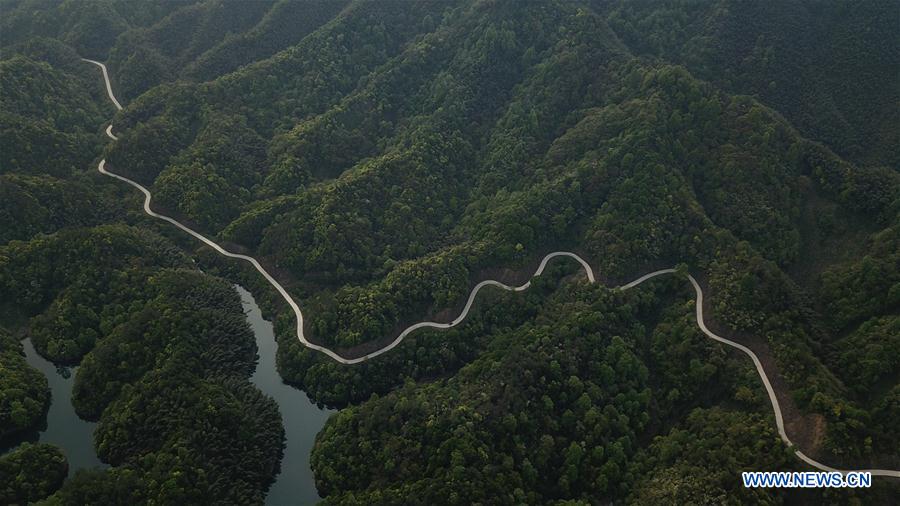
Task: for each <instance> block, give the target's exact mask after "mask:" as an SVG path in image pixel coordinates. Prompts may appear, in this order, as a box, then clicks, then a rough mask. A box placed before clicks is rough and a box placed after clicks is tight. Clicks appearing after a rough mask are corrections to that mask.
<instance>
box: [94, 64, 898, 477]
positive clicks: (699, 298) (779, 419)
mask: <svg viewBox="0 0 900 506" xmlns="http://www.w3.org/2000/svg"><path fill="white" fill-rule="evenodd" d="M82 60H84V61H86V62H89V63H93V64H94V65H97V66H98V67H100V70H101V71H102V72H103V80H104V82H105V83H106V92H107V94H108V95H109V98H110V100H111V101H112V103H113V104H114V105H115V106H116V109H119V110H121V109H122V105H121V104H119V101H118V100H116V97H115V95H114V94H113V91H112V86H111V84H110V82H109V74H108V73H107V71H106V65H104V64H103V63H100V62H98V61H95V60H88V59H86V58H82ZM106 135H107V136H109V138H110V139H112V140H118V137H116V136H115V134H113V133H112V125H111V124H110V125H109V126H108V127H106ZM97 170H98V171H100V173H101V174H104V175H107V176H110V177H113V178H116V179H118V180H120V181H124V182H125V183H128V184H130V185H131V186H134V187H135V188H137V189H138V190H140V191H141V192H142V193H143V194H144V212H145V213H147V214H148V215H150V216H153V217H154V218H159V219H161V220H164V221H166V222H169V223H171V224H172V225H175V226H176V227H178V228H179V229H181V230H183V231H185V232H187V233H188V234H190V235H192V236H193V237H195V238H197V239H198V240H199V241H201V242H202V243H204V244H206V245H207V246H209V247H211V248H213V249H214V250H216V251H218V252H219V253H221V254H222V255H224V256H226V257H230V258H238V259H240V260H244V261H246V262H249V263H250V264H251V265H253V267H254V268H255V269H256V270H257V271H259V273H260V274H262V275H263V277H264V278H266V280H267V281H268V282H269V283H270V284H271V285H272V286H273V287H275V289H276V290H278V293H280V294H281V297H282V298H284V300H285V302H287V304H288V305H289V306H290V307H291V309H293V310H294V315H295V316H296V320H297V339H299V340H300V342H301V343H302V344H303V345H304V346H306V347H307V348H310V349H313V350H316V351H319V352H322V353H324V354H325V355H328V356H329V357H330V358H332V359H334V360H335V361H337V362H340V363H341V364H347V365H350V364H358V363H360V362H365V361H366V360H368V359H370V358H374V357H377V356H378V355H381V354H383V353H387V352H388V351H390V350H392V349H394V348H395V347H397V346H398V345H399V344H400V343H401V342H402V341H403V339H404V338H406V336H408V335H409V334H410V333H412V332H414V331H416V330H418V329H420V328H425V327H429V328H435V329H448V328H451V327H455V326H456V325H459V324H460V323H462V322H463V320H465V318H466V316H468V314H469V310H470V309H472V304H474V302H475V297H476V296H477V295H478V292H479V291H480V290H481V289H482V288H484V287H486V286H495V287H498V288H502V289H503V290H509V291H513V292H521V291H524V290H527V289H528V288H529V287H530V286H531V281H527V282H526V283H525V284H523V285H520V286H510V285H506V284H504V283H501V282H499V281H495V280H492V279H489V280H485V281H482V282H480V283H478V284H477V285H475V287H474V288H472V291H471V292H470V293H469V298H468V299H467V300H466V305H465V306H464V307H463V309H462V311H461V312H460V314H459V316H457V317H456V318H454V319H453V321H451V322H450V323H438V322H430V321H425V322H419V323H416V324H413V325H410V326H409V327H407V328H406V329H405V330H403V332H401V333H400V335H398V336H397V337H396V338H395V339H394V340H393V341H391V342H390V343H388V344H387V345H385V346H384V347H383V348H380V349H378V350H376V351H373V352H372V353H369V354H367V355H364V356H361V357H357V358H345V357H342V356H341V355H339V354H338V353H336V352H334V351H332V350H330V349H328V348H326V347H324V346H320V345H318V344H315V343H311V342H310V341H309V340H307V339H306V336H305V335H304V333H303V312H302V311H301V310H300V306H298V305H297V303H296V302H295V301H294V299H293V298H292V297H291V296H290V294H288V292H287V290H285V289H284V287H283V286H281V283H279V282H278V281H276V280H275V278H273V277H272V275H271V274H269V273H268V271H266V269H265V268H263V266H262V265H260V263H259V262H258V261H257V260H256V259H255V258H253V257H250V256H247V255H241V254H239V253H232V252H230V251H228V250H226V249H225V248H223V247H222V246H219V245H218V244H216V243H215V242H213V241H212V240H210V239H208V238H206V237H205V236H203V235H202V234H200V233H199V232H196V231H194V230H193V229H191V228H190V227H188V226H186V225H183V224H182V223H181V222H179V221H177V220H175V219H173V218H170V217H168V216H164V215H162V214H158V213H156V212H154V211H153V210H152V209H150V201H151V199H152V195H151V194H150V191H149V190H148V189H147V188H145V187H144V186H142V185H141V184H139V183H137V182H135V181H132V180H131V179H128V178H127V177H124V176H120V175H118V174H114V173H112V172H110V171H108V170H106V160H105V159H104V160H100V163H99V165H98V166H97ZM556 257H570V258H573V259H575V260H576V261H577V262H578V263H580V264H581V266H582V267H583V268H584V272H585V274H586V275H587V278H588V282H589V283H595V282H596V277H595V276H594V271H593V269H592V268H591V266H590V264H588V263H587V262H586V261H585V260H584V259H583V258H581V257H580V256H578V255H576V254H575V253H571V252H568V251H554V252H552V253H549V254H548V255H546V256H545V257H544V258H543V260H541V263H540V265H538V268H537V270H535V271H534V274H533V275H532V277H535V276H540V275H541V274H542V273H543V272H544V269H545V268H546V267H547V262H549V261H550V260H551V259H553V258H556ZM675 272H676V271H675V269H661V270H658V271H654V272H651V273H649V274H645V275H643V276H641V277H639V278H637V279H635V280H634V281H632V282H630V283H627V284H625V285H622V286H620V287H618V288H617V289H618V290H622V291H625V290H629V289H631V288H634V287H636V286H638V285H640V284H641V283H643V282H645V281H647V280H649V279H653V278H655V277H657V276H661V275H664V274H673V273H675ZM687 278H688V280H689V281H690V283H691V285H692V286H693V287H694V292H695V294H696V300H695V308H696V318H697V325H698V326H699V327H700V330H701V331H702V332H703V333H704V334H706V336H707V337H709V338H710V339H713V340H715V341H719V342H721V343H724V344H727V345H728V346H731V347H734V348H737V349H739V350H741V351H742V352H744V353H745V354H747V355H748V356H749V357H750V359H751V360H752V361H753V365H754V366H756V372H757V373H758V374H759V377H760V379H761V380H762V382H763V385H764V386H765V387H766V393H768V395H769V401H770V402H771V403H772V410H773V411H774V413H775V424H776V426H777V428H778V435H779V436H780V437H781V440H782V441H784V443H785V444H786V445H788V447H793V446H794V444H793V443H792V442H791V440H790V438H789V437H788V435H787V433H786V432H785V430H784V418H783V416H782V413H781V407H780V406H779V405H778V398H777V397H776V395H775V390H774V389H773V388H772V383H771V382H770V381H769V377H768V376H767V375H766V371H765V369H763V366H762V363H761V362H760V361H759V357H757V356H756V354H755V353H753V351H752V350H750V348H747V347H746V346H744V345H742V344H739V343H736V342H734V341H731V340H729V339H725V338H724V337H721V336H718V335H716V334H714V333H713V332H712V331H711V330H709V328H707V327H706V322H705V320H704V316H703V290H702V289H701V288H700V284H699V283H697V280H696V279H694V277H693V276H691V275H690V274H688V275H687ZM794 454H795V455H796V456H797V458H799V459H800V460H802V461H804V462H806V463H807V464H809V465H811V466H813V467H815V468H817V469H820V470H822V471H838V472H841V473H847V472H850V471H848V470H839V469H835V468H833V467H830V466H827V465H825V464H822V463H821V462H818V461H816V460H814V459H812V458H810V457H808V456H806V455H805V454H804V453H803V452H801V451H800V450H796V449H795V451H794ZM860 471H863V472H870V473H872V475H874V476H891V477H894V478H900V471H896V470H889V469H862V470H860Z"/></svg>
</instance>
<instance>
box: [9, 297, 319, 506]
mask: <svg viewBox="0 0 900 506" xmlns="http://www.w3.org/2000/svg"><path fill="white" fill-rule="evenodd" d="M235 288H236V289H237V291H238V293H239V294H240V296H241V304H242V305H243V307H244V313H245V314H246V315H247V321H248V322H249V323H250V327H251V329H252V330H253V334H254V335H255V336H256V346H257V348H258V349H259V362H258V363H257V365H256V370H255V371H254V373H253V375H252V376H251V377H250V381H251V382H252V383H253V384H254V385H256V387H257V388H259V389H260V390H261V391H262V392H263V393H264V394H266V395H268V396H270V397H272V398H273V399H275V401H276V402H277V403H278V408H279V410H280V411H281V418H282V422H283V423H284V430H285V437H286V444H287V446H286V447H285V450H284V457H283V458H282V460H281V473H280V474H279V475H278V477H277V478H276V481H275V483H274V484H273V485H272V488H271V489H269V494H268V495H267V496H266V504H270V505H275V506H281V505H307V504H315V503H316V502H318V500H319V495H318V493H317V492H316V486H315V480H314V478H313V473H312V470H311V469H310V467H309V453H310V451H311V450H312V445H313V442H314V441H315V438H316V434H317V433H318V432H319V431H320V430H321V429H322V427H323V426H324V425H325V421H326V420H327V419H328V416H329V415H330V414H331V413H332V411H330V410H323V409H319V408H318V407H317V406H316V405H315V404H314V403H313V402H311V401H310V400H309V398H308V397H307V396H306V394H304V393H303V392H302V391H301V390H297V389H296V388H293V387H291V386H288V385H286V384H285V383H284V382H282V380H281V376H279V375H278V372H277V370H276V368H275V352H276V351H277V349H278V345H277V344H276V342H275V333H274V330H273V328H272V322H270V321H267V320H266V319H264V318H263V316H262V311H260V308H259V306H258V305H257V304H256V301H255V300H254V299H253V296H252V295H251V294H250V292H248V291H247V290H245V289H244V288H243V287H241V286H238V285H235ZM22 345H23V346H24V348H25V358H26V360H27V361H28V364H30V365H31V366H32V367H34V368H36V369H38V370H39V371H41V372H42V373H44V376H46V377H47V379H48V381H49V383H50V392H51V400H50V410H49V412H48V413H47V427H46V429H44V430H41V431H39V432H38V433H37V434H32V435H31V436H30V437H28V436H26V438H25V439H28V440H31V441H34V440H37V441H40V442H42V443H50V444H53V445H56V446H58V447H59V448H61V449H62V451H63V453H65V455H66V458H67V459H68V461H69V476H72V474H73V473H74V472H75V471H77V470H78V469H82V468H89V467H107V465H106V464H104V463H103V462H101V461H100V460H99V459H98V458H97V454H96V452H95V451H94V445H93V442H94V428H95V427H96V425H97V424H96V423H93V422H87V421H85V420H82V419H81V418H79V417H78V415H76V414H75V408H74V407H73V406H72V384H73V383H74V381H75V372H76V370H77V368H74V367H73V368H57V367H56V366H55V365H53V363H51V362H49V361H48V360H46V359H45V358H44V357H42V356H40V355H39V354H38V353H37V352H36V351H35V349H34V345H32V343H31V340H30V339H25V340H23V341H22Z"/></svg>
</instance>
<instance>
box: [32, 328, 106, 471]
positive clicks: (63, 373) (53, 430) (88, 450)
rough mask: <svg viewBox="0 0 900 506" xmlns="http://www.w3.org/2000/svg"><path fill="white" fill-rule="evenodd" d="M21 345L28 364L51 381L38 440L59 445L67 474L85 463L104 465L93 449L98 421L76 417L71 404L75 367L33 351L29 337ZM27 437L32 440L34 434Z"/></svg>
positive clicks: (87, 464)
mask: <svg viewBox="0 0 900 506" xmlns="http://www.w3.org/2000/svg"><path fill="white" fill-rule="evenodd" d="M22 346H23V347H24V348H25V360H26V361H27V362H28V364H29V365H31V367H34V368H35V369H37V370H39V371H41V372H42V373H44V376H46V377H47V381H48V382H49V383H50V410H49V411H48V412H47V428H46V429H44V430H42V431H40V433H39V434H38V436H37V440H38V441H40V442H41V443H50V444H52V445H56V446H58V447H59V448H61V449H62V451H63V453H65V454H66V459H67V460H68V461H69V476H72V473H74V472H75V471H76V470H78V469H81V468H84V467H98V466H99V467H106V464H104V463H103V462H100V459H98V458H97V453H96V452H94V427H96V426H97V424H96V423H93V422H87V421H84V420H82V419H81V418H79V417H78V415H76V414H75V408H74V407H73V406H72V384H73V383H74V382H75V371H76V369H77V368H75V367H65V368H57V367H56V366H55V365H53V363H51V362H50V361H48V360H47V359H45V358H44V357H42V356H40V355H39V354H38V352H37V351H35V349H34V345H33V344H32V343H31V339H25V340H24V341H22ZM30 439H32V440H34V438H33V437H32V438H30Z"/></svg>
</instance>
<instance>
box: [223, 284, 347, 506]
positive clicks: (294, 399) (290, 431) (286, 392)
mask: <svg viewBox="0 0 900 506" xmlns="http://www.w3.org/2000/svg"><path fill="white" fill-rule="evenodd" d="M235 288H237V291H238V293H240V294H241V304H243V306H244V313H246V314H247V321H249V322H250V327H251V328H252V329H253V333H254V334H255V335H256V346H257V347H258V348H259V363H258V364H257V365H256V372H254V373H253V376H251V377H250V381H251V382H253V384H254V385H256V387H257V388H259V389H260V390H262V392H263V393H264V394H266V395H268V396H270V397H272V398H273V399H275V401H276V402H278V408H279V409H280V410H281V419H282V423H284V432H285V436H286V439H287V446H286V448H285V449H284V458H283V459H281V474H279V475H278V477H277V478H276V481H275V483H274V484H273V485H272V488H271V489H269V495H268V496H266V504H270V505H275V506H282V505H295V504H296V505H307V504H315V503H316V502H317V501H318V500H319V494H318V492H316V485H315V480H314V478H313V474H312V470H311V469H310V467H309V452H310V451H311V450H312V445H313V442H314V441H315V439H316V434H318V432H319V431H320V430H321V429H322V427H323V426H324V425H325V420H327V419H328V416H329V415H331V413H332V411H329V410H322V409H319V408H318V407H317V406H316V405H315V404H314V403H313V402H311V401H310V400H309V397H307V396H306V394H305V393H303V391H301V390H297V389H296V388H294V387H291V386H289V385H286V384H285V383H284V382H283V381H282V380H281V376H279V375H278V372H277V371H276V369H275V351H276V350H277V349H278V345H277V344H276V342H275V332H274V330H273V329H272V322H270V321H267V320H265V319H264V318H263V316H262V312H261V311H260V309H259V306H258V305H257V304H256V301H255V300H254V299H253V296H252V295H251V294H250V292H248V291H247V290H245V289H244V288H243V287H241V286H238V285H235Z"/></svg>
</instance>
